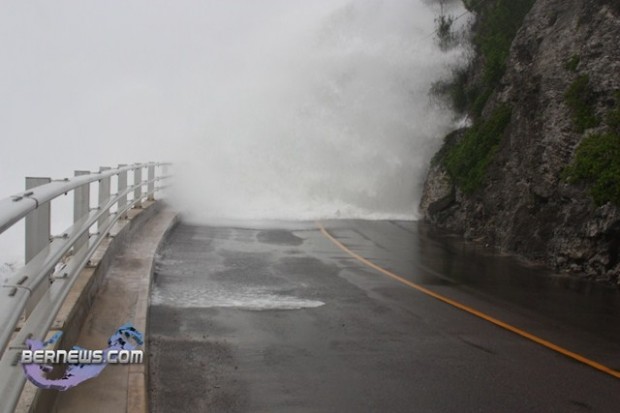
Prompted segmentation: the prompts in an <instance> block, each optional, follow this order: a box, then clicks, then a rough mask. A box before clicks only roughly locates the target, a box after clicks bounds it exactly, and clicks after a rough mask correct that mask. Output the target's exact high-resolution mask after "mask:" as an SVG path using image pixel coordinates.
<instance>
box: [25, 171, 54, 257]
mask: <svg viewBox="0 0 620 413" xmlns="http://www.w3.org/2000/svg"><path fill="white" fill-rule="evenodd" d="M50 182H52V180H51V178H26V190H28V189H32V188H35V187H37V186H40V185H44V184H48V183H50ZM50 206H51V205H50V203H49V202H48V203H46V204H43V205H39V206H38V207H37V209H35V210H34V211H32V212H31V213H29V214H28V215H27V216H26V263H28V262H29V261H30V260H31V259H33V258H34V257H35V256H36V255H37V254H38V253H39V252H41V250H42V249H43V248H45V247H47V246H48V245H49V243H50V232H51V208H50Z"/></svg>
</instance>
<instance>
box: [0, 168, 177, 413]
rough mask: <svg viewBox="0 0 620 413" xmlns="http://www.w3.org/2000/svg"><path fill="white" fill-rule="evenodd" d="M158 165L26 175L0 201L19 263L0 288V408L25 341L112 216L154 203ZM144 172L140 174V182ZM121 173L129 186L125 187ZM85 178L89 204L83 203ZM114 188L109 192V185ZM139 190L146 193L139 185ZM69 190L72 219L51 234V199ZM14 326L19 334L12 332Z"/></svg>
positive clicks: (51, 315)
mask: <svg viewBox="0 0 620 413" xmlns="http://www.w3.org/2000/svg"><path fill="white" fill-rule="evenodd" d="M168 165H169V164H166V163H153V162H151V163H144V164H134V165H129V166H127V165H119V167H118V168H116V169H111V168H107V167H101V168H100V171H99V172H98V173H91V172H89V171H75V177H73V178H68V179H63V180H54V181H52V180H51V179H49V178H26V188H27V189H26V191H24V192H22V193H19V194H17V195H14V196H12V197H9V198H5V199H0V234H2V233H3V232H4V231H6V230H7V229H8V228H10V227H11V226H13V225H14V224H15V223H17V222H19V221H21V220H22V219H25V227H26V234H25V235H26V236H25V239H26V256H25V258H26V259H25V265H24V266H23V267H22V268H19V269H17V270H16V271H15V273H14V274H13V275H12V276H10V277H9V279H8V280H7V281H6V282H5V283H3V284H2V285H1V288H0V411H2V412H5V411H6V412H12V411H13V409H14V408H15V406H16V404H17V401H18V399H19V396H20V394H21V391H22V388H23V386H24V383H25V375H24V374H23V372H22V371H21V370H22V369H21V366H20V364H19V357H20V354H21V350H22V349H24V348H25V344H24V343H25V341H26V339H29V338H35V339H40V340H42V339H44V338H45V336H46V334H47V333H48V331H49V330H50V327H51V325H52V323H53V322H54V319H55V317H56V315H57V313H58V311H59V310H60V308H61V306H62V304H63V301H64V300H65V298H66V296H67V294H68V293H69V290H70V289H71V286H72V285H73V283H74V282H75V280H76V279H77V276H78V274H79V273H80V271H81V270H82V269H83V268H84V267H85V266H86V265H87V264H88V262H89V259H90V258H91V256H92V255H93V253H94V252H95V250H96V249H97V247H98V246H99V244H100V243H101V242H102V241H103V240H104V239H105V238H106V236H107V235H108V233H109V231H110V230H111V229H112V226H113V225H114V224H115V223H116V221H118V220H119V219H122V218H126V217H127V212H128V211H129V209H131V208H136V207H137V208H139V207H141V206H142V202H143V201H144V200H145V199H147V200H154V199H155V198H154V194H155V192H156V191H158V190H160V189H162V188H164V186H163V185H159V184H158V181H161V180H164V179H166V178H169V176H168V175H167V169H168ZM145 169H146V172H147V179H146V180H143V179H142V172H143V171H144V170H145ZM128 174H131V175H133V184H131V185H128ZM93 182H97V183H98V190H99V191H98V199H97V204H98V205H97V206H96V207H94V208H91V202H90V193H91V186H90V184H91V183H93ZM114 183H115V184H116V188H117V193H115V194H112V193H111V188H112V184H114ZM145 187H146V190H145ZM71 191H73V198H74V213H73V215H74V224H73V225H72V226H71V227H69V228H67V229H66V230H65V231H64V233H63V234H62V235H60V236H52V235H51V233H50V230H51V201H52V200H53V199H55V198H57V197H59V196H61V195H67V194H68V193H69V192H71ZM18 323H19V324H20V328H19V331H16V329H17V326H18Z"/></svg>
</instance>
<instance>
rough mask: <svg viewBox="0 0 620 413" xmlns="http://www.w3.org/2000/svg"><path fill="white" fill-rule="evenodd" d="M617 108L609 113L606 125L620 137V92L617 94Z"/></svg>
mask: <svg viewBox="0 0 620 413" xmlns="http://www.w3.org/2000/svg"><path fill="white" fill-rule="evenodd" d="M615 97H616V103H615V107H614V108H613V109H612V110H610V111H609V113H607V117H606V119H605V123H607V126H609V128H610V129H611V130H612V131H614V132H615V133H616V134H617V135H620V92H616V96H615Z"/></svg>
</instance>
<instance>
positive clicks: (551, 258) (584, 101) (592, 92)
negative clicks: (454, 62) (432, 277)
mask: <svg viewBox="0 0 620 413" xmlns="http://www.w3.org/2000/svg"><path fill="white" fill-rule="evenodd" d="M619 42H620V1H618V0H538V1H536V2H535V3H534V5H533V6H532V8H531V9H530V11H529V13H528V14H527V15H526V17H525V19H524V21H523V25H522V26H521V28H520V29H519V30H518V32H517V34H516V36H515V38H514V40H513V42H512V44H511V46H510V51H509V55H508V58H507V60H506V70H505V71H504V73H503V76H502V77H501V80H500V81H499V84H498V85H497V86H496V87H495V88H494V90H493V92H492V93H491V95H490V97H489V99H488V100H487V101H486V104H485V105H484V107H483V109H482V112H481V115H480V119H481V120H485V119H490V118H491V117H492V116H494V115H493V114H494V113H496V111H497V109H498V108H501V107H509V108H510V115H509V121H508V123H507V125H505V127H502V128H501V129H498V130H499V131H500V135H501V136H500V138H499V139H498V142H497V143H496V144H495V145H494V146H493V149H492V150H491V151H490V158H489V161H488V162H487V163H486V164H484V165H485V170H484V174H483V178H482V183H481V184H480V185H479V186H478V187H476V188H475V189H474V190H471V188H470V189H467V190H465V189H464V187H463V185H459V184H458V182H459V180H458V176H456V175H458V174H455V173H454V172H452V174H451V173H450V170H449V168H447V167H446V163H445V162H443V161H442V160H444V159H445V156H446V155H445V154H442V153H441V152H440V153H439V154H438V156H436V159H435V160H434V162H433V165H432V166H431V168H430V170H429V173H428V177H427V180H426V184H425V190H424V196H423V198H422V202H421V210H422V211H423V213H424V215H425V218H426V219H427V220H429V221H430V222H432V223H434V224H435V225H437V226H439V227H442V228H446V229H448V230H451V231H455V232H458V233H461V234H463V235H464V236H465V237H466V238H468V239H473V240H477V241H480V242H484V243H487V244H490V245H494V246H497V247H498V248H500V249H501V250H503V251H506V252H513V253H517V254H519V255H522V256H524V257H526V258H528V259H531V260H534V261H538V262H544V263H546V264H547V265H549V266H550V267H551V268H553V269H556V270H559V271H564V270H568V271H573V272H579V273H583V274H587V275H589V276H592V277H596V278H598V279H609V280H614V281H615V280H618V275H619V274H620V256H619V250H620V248H619V245H620V208H619V207H618V206H617V203H615V202H612V201H607V200H605V199H604V198H603V201H604V202H601V201H600V199H599V202H595V198H594V197H593V195H592V186H593V182H591V181H588V180H587V179H586V180H583V179H582V180H578V179H573V180H570V179H567V168H568V167H569V165H571V164H572V163H574V162H575V157H576V156H577V153H578V152H579V151H578V148H579V146H580V144H583V143H584V140H585V139H588V137H589V136H590V137H591V136H598V135H597V134H605V133H608V132H609V130H610V128H611V127H612V126H613V125H612V124H611V123H609V122H608V123H606V122H605V119H608V118H609V116H610V113H611V111H613V110H615V109H614V108H617V107H620V102H619V100H620V94H619V93H618V91H620V47H619ZM477 61H479V59H476V60H475V61H474V66H473V68H472V69H471V70H472V71H473V73H472V74H471V76H470V77H471V78H475V77H476V76H477V75H476V73H475V72H476V71H477V69H476V67H475V66H476V64H478V63H479V62H478V63H477ZM478 71H479V70H478ZM571 90H572V91H573V92H571ZM571 93H572V95H571ZM573 95H577V96H578V98H577V101H578V103H577V104H575V103H574V102H572V101H571V96H573ZM573 100H574V99H573ZM580 104H581V106H580ZM619 113H620V111H619ZM610 122H611V121H610ZM610 125H612V126H610ZM465 135H466V131H457V132H455V133H453V134H452V135H449V137H447V139H446V144H445V145H444V148H443V149H442V151H444V152H445V151H449V150H450V147H454V146H455V145H459V144H461V143H462V142H463V140H464V139H466V138H467V136H465ZM610 136H612V135H610ZM613 136H615V137H616V138H617V137H618V136H620V135H613ZM613 136H612V138H610V139H613ZM592 139H594V138H590V140H592ZM616 147H617V146H613V145H612V149H613V148H616ZM599 155H600V153H599ZM613 156H620V154H615V155H613ZM617 172H618V173H620V171H617ZM619 179H620V177H619Z"/></svg>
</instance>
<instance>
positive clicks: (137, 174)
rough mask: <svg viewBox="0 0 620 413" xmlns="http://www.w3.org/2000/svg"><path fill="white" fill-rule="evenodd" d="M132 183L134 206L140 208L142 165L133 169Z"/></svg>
mask: <svg viewBox="0 0 620 413" xmlns="http://www.w3.org/2000/svg"><path fill="white" fill-rule="evenodd" d="M133 183H134V185H136V189H135V190H134V192H133V199H134V200H135V201H136V203H135V204H134V208H142V165H140V166H139V167H137V168H136V169H134V170H133Z"/></svg>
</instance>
